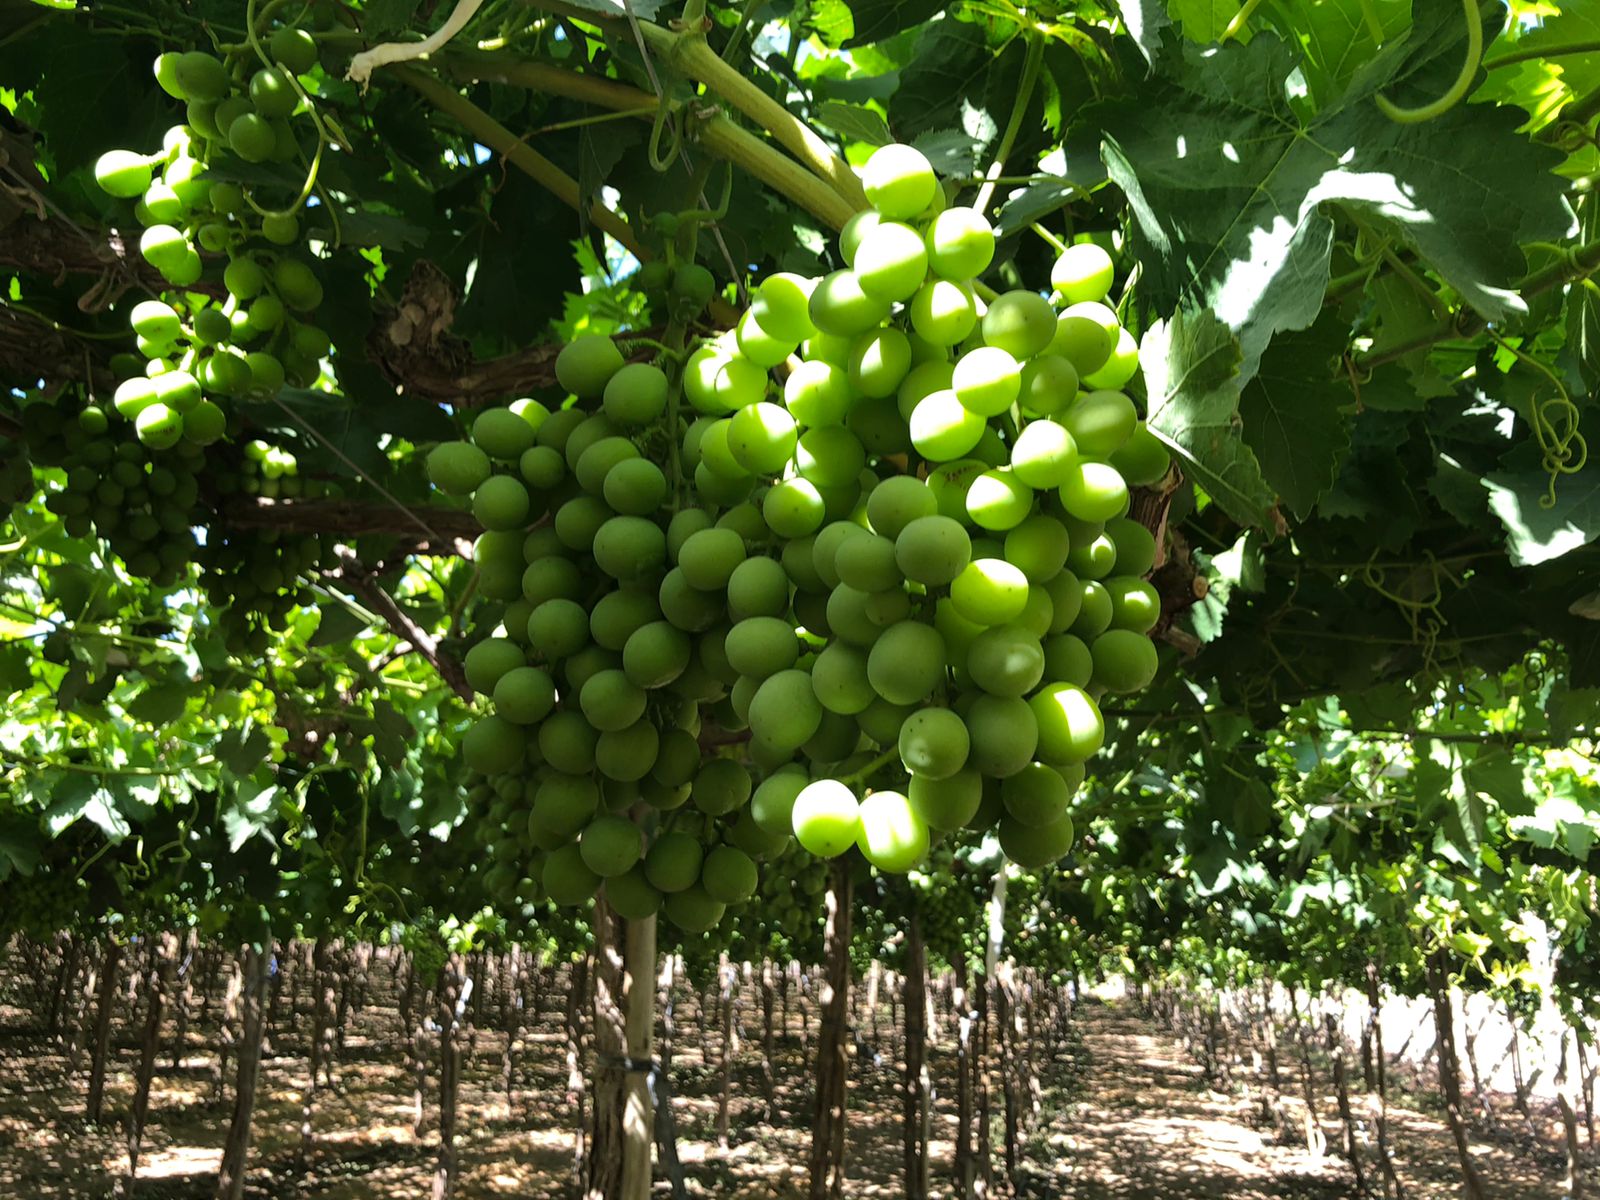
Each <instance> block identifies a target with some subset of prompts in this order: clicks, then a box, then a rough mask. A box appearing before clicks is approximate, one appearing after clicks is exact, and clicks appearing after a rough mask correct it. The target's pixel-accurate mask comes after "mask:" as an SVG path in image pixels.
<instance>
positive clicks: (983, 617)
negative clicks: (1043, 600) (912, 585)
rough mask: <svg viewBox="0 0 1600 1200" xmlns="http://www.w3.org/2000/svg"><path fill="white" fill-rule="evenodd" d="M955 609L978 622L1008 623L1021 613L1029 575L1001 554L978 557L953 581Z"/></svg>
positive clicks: (952, 598) (951, 588) (1026, 593)
mask: <svg viewBox="0 0 1600 1200" xmlns="http://www.w3.org/2000/svg"><path fill="white" fill-rule="evenodd" d="M950 600H951V602H952V603H953V604H954V605H955V608H956V611H957V612H958V613H960V614H961V615H962V616H963V617H965V618H966V619H967V620H969V621H972V622H974V623H976V624H979V625H985V626H988V625H1005V624H1007V623H1008V622H1010V621H1014V620H1016V618H1017V617H1019V616H1021V615H1022V610H1023V607H1024V606H1025V605H1026V604H1027V600H1028V577H1027V576H1026V575H1024V574H1023V573H1022V571H1021V570H1020V569H1019V568H1017V567H1015V566H1012V565H1011V564H1010V563H1008V562H1006V561H1005V560H1004V559H1002V558H975V559H973V560H972V561H971V562H970V563H968V564H967V565H966V567H964V568H963V569H962V571H961V574H959V575H957V576H956V578H955V579H954V580H953V581H952V582H951V584H950Z"/></svg>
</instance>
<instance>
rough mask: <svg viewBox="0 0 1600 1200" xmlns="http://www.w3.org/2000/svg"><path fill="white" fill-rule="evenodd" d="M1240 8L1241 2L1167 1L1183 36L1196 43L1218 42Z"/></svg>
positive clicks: (1234, 0) (1223, 0)
mask: <svg viewBox="0 0 1600 1200" xmlns="http://www.w3.org/2000/svg"><path fill="white" fill-rule="evenodd" d="M1239 8H1240V0H1167V11H1168V12H1170V13H1171V14H1172V19H1173V20H1174V21H1175V22H1177V25H1178V28H1179V29H1181V30H1183V36H1184V37H1186V38H1190V39H1192V40H1193V41H1196V42H1214V41H1216V40H1217V39H1218V38H1219V37H1221V36H1222V31H1223V30H1225V29H1226V28H1227V27H1228V22H1229V21H1231V20H1233V18H1234V17H1236V16H1238V15H1239Z"/></svg>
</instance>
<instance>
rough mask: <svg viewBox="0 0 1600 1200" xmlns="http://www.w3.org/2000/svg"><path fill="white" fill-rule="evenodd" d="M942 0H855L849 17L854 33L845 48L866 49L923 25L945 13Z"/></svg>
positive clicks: (846, 42)
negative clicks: (852, 23) (859, 47)
mask: <svg viewBox="0 0 1600 1200" xmlns="http://www.w3.org/2000/svg"><path fill="white" fill-rule="evenodd" d="M944 7H945V6H944V4H943V3H942V0H853V2H852V3H851V5H850V14H851V16H852V18H853V19H854V23H855V32H854V33H853V34H851V35H850V37H849V38H848V39H847V40H846V41H845V43H844V48H845V49H846V50H849V49H852V48H854V47H856V46H866V45H869V44H871V43H872V42H880V41H882V40H883V39H884V38H889V37H893V36H894V35H895V34H897V33H900V32H902V31H903V30H906V29H910V28H911V27H912V26H913V25H920V24H922V22H924V21H926V20H928V19H929V18H930V17H934V16H937V15H938V14H939V13H940V12H942V11H944Z"/></svg>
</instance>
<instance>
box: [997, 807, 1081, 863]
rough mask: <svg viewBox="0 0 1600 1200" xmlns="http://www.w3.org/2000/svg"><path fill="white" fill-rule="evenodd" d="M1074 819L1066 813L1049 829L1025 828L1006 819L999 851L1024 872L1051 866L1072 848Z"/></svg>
mask: <svg viewBox="0 0 1600 1200" xmlns="http://www.w3.org/2000/svg"><path fill="white" fill-rule="evenodd" d="M1074 833H1075V830H1074V829H1073V825H1072V816H1071V814H1069V813H1063V814H1061V816H1059V817H1058V818H1056V819H1055V820H1054V821H1052V822H1050V823H1049V824H1047V825H1026V824H1024V823H1023V822H1021V821H1018V820H1017V819H1016V818H1014V817H1011V816H1006V817H1004V818H1002V819H1001V821H1000V824H999V834H1000V849H1001V850H1002V851H1004V852H1005V856H1006V857H1007V858H1009V859H1010V860H1011V861H1012V862H1014V863H1016V864H1017V865H1018V866H1019V867H1022V868H1023V869H1024V870H1029V871H1036V870H1038V869H1040V868H1041V867H1046V866H1049V865H1050V864H1051V863H1053V862H1055V861H1056V860H1057V859H1059V858H1060V857H1061V856H1062V855H1064V854H1066V852H1067V851H1068V850H1070V849H1071V848H1072V839H1073V836H1074Z"/></svg>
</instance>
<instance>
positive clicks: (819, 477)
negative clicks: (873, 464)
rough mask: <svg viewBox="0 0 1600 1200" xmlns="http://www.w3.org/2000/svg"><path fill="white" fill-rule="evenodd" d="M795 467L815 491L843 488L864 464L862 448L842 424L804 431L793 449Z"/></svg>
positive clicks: (865, 463)
mask: <svg viewBox="0 0 1600 1200" xmlns="http://www.w3.org/2000/svg"><path fill="white" fill-rule="evenodd" d="M793 456H794V462H795V468H796V470H798V471H799V473H800V475H801V476H802V477H804V478H805V479H808V480H810V481H811V482H812V483H813V484H815V485H816V486H817V487H819V488H837V487H845V486H847V485H848V484H851V483H853V482H855V479H856V477H857V476H858V475H859V474H860V473H861V469H862V468H863V467H865V466H866V465H867V452H866V448H865V447H863V446H862V445H861V442H860V439H858V438H857V437H856V435H855V434H853V433H851V432H850V431H849V430H848V429H846V428H844V427H843V426H842V425H827V426H824V427H822V428H820V429H808V430H806V431H805V432H804V433H803V434H801V435H800V437H799V439H798V441H797V442H796V443H795V447H794V450H793Z"/></svg>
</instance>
